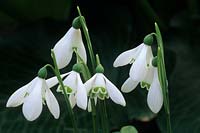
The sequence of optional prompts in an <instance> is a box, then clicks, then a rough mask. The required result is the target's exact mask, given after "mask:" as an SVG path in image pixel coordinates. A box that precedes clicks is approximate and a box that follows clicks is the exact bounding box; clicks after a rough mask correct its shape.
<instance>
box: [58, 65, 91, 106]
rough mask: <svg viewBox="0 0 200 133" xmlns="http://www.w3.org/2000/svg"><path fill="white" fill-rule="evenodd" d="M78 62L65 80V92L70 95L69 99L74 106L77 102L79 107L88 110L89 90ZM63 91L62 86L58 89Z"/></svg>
mask: <svg viewBox="0 0 200 133" xmlns="http://www.w3.org/2000/svg"><path fill="white" fill-rule="evenodd" d="M79 69H80V68H79V66H78V64H75V65H74V67H73V70H72V71H71V72H70V74H69V75H68V76H67V77H66V78H65V79H64V80H63V83H64V85H65V92H66V93H67V94H68V95H69V101H70V104H71V107H72V108H73V107H74V106H75V105H76V104H77V106H78V107H79V108H81V109H83V110H86V108H87V91H86V89H85V86H84V84H83V82H82V80H81V77H80V73H79V72H80V70H79ZM57 91H58V92H62V93H63V90H62V89H61V87H59V88H58V89H57Z"/></svg>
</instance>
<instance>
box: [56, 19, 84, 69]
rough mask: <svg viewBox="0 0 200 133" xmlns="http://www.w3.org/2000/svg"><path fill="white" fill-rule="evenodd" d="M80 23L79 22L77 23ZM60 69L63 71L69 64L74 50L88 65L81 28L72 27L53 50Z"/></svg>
mask: <svg viewBox="0 0 200 133" xmlns="http://www.w3.org/2000/svg"><path fill="white" fill-rule="evenodd" d="M77 23H78V22H77ZM53 50H54V53H55V57H56V61H57V64H58V68H59V69H62V68H64V67H65V66H67V65H68V64H69V62H70V61H71V59H72V54H73V52H74V50H76V51H77V53H78V54H79V56H80V57H81V58H82V59H83V61H84V62H85V63H86V61H87V56H86V51H85V47H84V44H83V40H82V36H81V30H80V26H78V27H77V26H74V25H73V26H72V27H71V28H70V29H69V30H68V31H67V33H66V34H65V35H64V36H63V37H62V38H61V39H60V40H59V41H58V42H57V43H56V45H55V46H54V48H53Z"/></svg>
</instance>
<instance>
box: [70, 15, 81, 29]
mask: <svg viewBox="0 0 200 133" xmlns="http://www.w3.org/2000/svg"><path fill="white" fill-rule="evenodd" d="M72 27H73V28H75V29H80V28H81V20H80V16H78V17H76V18H75V19H74V20H73V22H72Z"/></svg>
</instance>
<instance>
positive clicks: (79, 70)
mask: <svg viewBox="0 0 200 133" xmlns="http://www.w3.org/2000/svg"><path fill="white" fill-rule="evenodd" d="M81 67H82V65H81V64H80V63H77V64H74V66H73V68H72V70H73V71H75V72H77V73H80V72H81Z"/></svg>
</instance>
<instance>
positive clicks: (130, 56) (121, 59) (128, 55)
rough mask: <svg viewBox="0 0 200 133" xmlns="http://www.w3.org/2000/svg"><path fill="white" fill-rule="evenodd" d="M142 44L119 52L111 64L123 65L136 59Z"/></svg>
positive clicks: (115, 65)
mask: <svg viewBox="0 0 200 133" xmlns="http://www.w3.org/2000/svg"><path fill="white" fill-rule="evenodd" d="M143 46H144V44H140V45H139V46H137V47H136V48H134V49H131V50H127V51H125V52H123V53H121V54H120V55H119V56H118V57H117V58H116V59H115V61H114V63H113V66H114V67H119V66H124V65H127V64H129V63H131V62H132V61H134V60H136V58H137V57H138V55H139V53H140V52H141V49H142V47H143Z"/></svg>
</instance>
